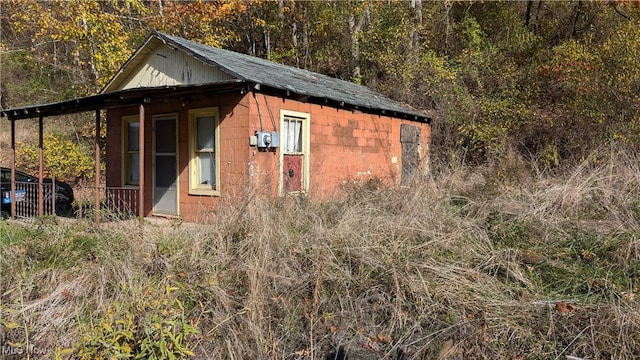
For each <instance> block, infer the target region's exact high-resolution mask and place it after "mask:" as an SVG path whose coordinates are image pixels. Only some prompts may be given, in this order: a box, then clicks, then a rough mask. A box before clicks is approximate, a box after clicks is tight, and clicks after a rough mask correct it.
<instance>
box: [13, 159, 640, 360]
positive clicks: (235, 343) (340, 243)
mask: <svg viewBox="0 0 640 360" xmlns="http://www.w3.org/2000/svg"><path fill="white" fill-rule="evenodd" d="M637 164H638V162H636V161H618V162H615V163H613V165H612V164H608V165H607V167H585V166H580V167H577V168H576V169H574V170H573V171H569V172H567V173H566V174H564V175H561V176H559V175H557V174H556V175H554V176H549V177H547V176H544V175H539V176H537V177H532V178H531V179H529V180H528V181H526V182H522V183H520V184H518V186H513V185H512V184H504V183H499V182H496V181H494V179H491V178H489V176H490V174H491V173H492V172H491V171H483V170H482V169H476V172H475V173H473V176H470V175H469V174H470V173H469V171H468V170H467V169H464V171H462V170H455V171H451V172H449V173H443V174H439V176H438V180H437V181H436V180H433V179H425V180H424V181H422V182H420V183H417V184H415V185H414V186H412V187H411V188H395V189H385V188H383V187H381V186H377V185H375V183H373V182H372V183H368V184H364V185H363V186H360V187H358V186H355V187H353V186H352V188H351V189H349V191H347V196H346V197H345V198H342V199H335V200H331V201H326V202H312V201H307V200H305V199H278V200H266V199H260V198H256V197H254V198H251V200H245V201H242V199H241V200H240V201H238V202H225V203H224V204H222V206H221V208H220V209H219V210H218V211H217V212H216V214H212V215H211V218H210V219H208V220H210V224H209V225H196V224H186V223H182V224H180V225H176V224H174V223H167V225H153V224H147V225H145V232H144V236H142V234H141V233H140V231H139V230H138V228H137V222H136V221H131V222H108V223H105V224H103V225H102V226H101V227H100V228H98V229H96V228H94V227H93V225H92V224H91V223H90V222H85V221H83V220H77V221H68V219H65V220H64V221H60V222H58V221H57V220H55V219H50V218H47V219H41V220H39V221H36V222H34V223H31V224H24V223H13V222H8V221H2V222H0V252H1V253H0V259H1V268H0V271H1V272H0V274H1V275H2V276H1V277H0V285H1V288H0V294H1V298H0V300H1V306H2V308H1V309H0V315H1V316H0V330H2V331H0V336H2V338H1V339H0V340H2V342H3V343H5V344H6V343H9V342H10V343H11V344H13V345H15V346H27V344H31V345H34V344H35V345H36V346H38V347H40V348H45V349H47V350H48V356H49V358H56V357H58V358H112V357H116V356H128V355H131V356H135V355H140V356H143V357H145V358H153V357H154V356H156V357H157V358H169V353H171V354H173V355H175V356H176V358H188V357H190V354H194V355H196V356H198V357H199V358H212V357H215V358H221V359H239V358H240V359H242V358H250V359H282V358H288V359H303V358H315V359H324V358H326V357H327V355H329V354H331V353H336V352H338V351H339V349H342V350H343V351H344V352H346V353H347V354H349V356H350V357H353V358H355V357H357V356H361V357H363V358H388V359H397V358H398V356H399V355H398V354H402V356H404V359H431V358H442V359H449V358H451V359H453V358H458V357H460V356H464V358H491V359H513V358H516V357H517V356H523V357H524V358H526V359H555V358H564V357H566V355H572V356H577V357H584V358H607V359H609V358H611V359H629V358H636V357H638V356H640V323H639V320H638V319H640V312H639V311H638V303H637V298H636V297H637V296H638V287H639V285H640V283H639V282H640V265H638V264H640V241H639V238H640V232H638V229H639V226H638V225H639V224H640V221H639V218H638V216H637V202H634V201H636V200H634V199H637V197H638V194H637V192H638V189H639V188H640V186H639V185H640V182H639V179H640V171H639V169H638V168H637ZM594 199H597V201H599V203H598V204H593V201H594ZM634 204H635V205H634ZM594 209H598V211H594ZM172 225H173V226H172ZM564 303H567V304H569V307H568V309H569V310H563V309H562V308H561V307H560V308H557V306H561V305H562V304H564ZM56 354H57V355H56Z"/></svg>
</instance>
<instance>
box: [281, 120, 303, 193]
mask: <svg viewBox="0 0 640 360" xmlns="http://www.w3.org/2000/svg"><path fill="white" fill-rule="evenodd" d="M285 117H295V118H298V119H301V120H302V136H303V138H302V184H301V187H302V191H300V193H303V194H306V193H308V191H309V174H310V162H309V157H310V156H309V153H310V151H309V150H310V145H311V129H310V128H311V121H310V119H311V115H310V114H309V113H303V112H298V111H290V110H280V148H279V151H278V152H279V160H278V161H279V166H278V172H279V174H278V194H279V195H280V196H284V195H287V193H285V190H284V150H283V149H284V144H285V141H286V140H287V139H285V138H284V136H283V135H284V133H283V131H282V130H283V129H284V119H285ZM291 194H295V193H291Z"/></svg>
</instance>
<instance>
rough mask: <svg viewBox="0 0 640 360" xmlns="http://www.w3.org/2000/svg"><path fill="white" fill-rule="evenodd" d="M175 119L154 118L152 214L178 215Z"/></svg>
mask: <svg viewBox="0 0 640 360" xmlns="http://www.w3.org/2000/svg"><path fill="white" fill-rule="evenodd" d="M176 120H177V116H176V115H163V116H158V117H155V118H154V127H153V129H154V143H155V145H154V161H153V165H154V170H153V212H154V214H162V215H178V185H177V184H178V166H177V158H178V157H177V147H176V145H177V141H176V139H177V136H176Z"/></svg>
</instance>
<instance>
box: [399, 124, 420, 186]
mask: <svg viewBox="0 0 640 360" xmlns="http://www.w3.org/2000/svg"><path fill="white" fill-rule="evenodd" d="M400 143H402V177H401V179H400V183H401V184H402V185H407V184H409V183H410V182H411V180H412V179H413V177H414V176H415V174H416V171H417V169H418V167H419V166H420V128H419V127H417V126H413V125H408V124H402V125H400Z"/></svg>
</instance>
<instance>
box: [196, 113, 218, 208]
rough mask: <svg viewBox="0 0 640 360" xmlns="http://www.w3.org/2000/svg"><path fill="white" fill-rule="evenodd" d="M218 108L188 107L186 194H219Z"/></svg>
mask: <svg viewBox="0 0 640 360" xmlns="http://www.w3.org/2000/svg"><path fill="white" fill-rule="evenodd" d="M218 124H219V116H218V108H215V107H211V108H202V109H192V110H189V147H190V149H191V151H190V152H191V154H190V161H189V193H190V194H195V195H219V194H220V193H219V190H220V189H219V187H220V186H219V178H220V172H219V169H218V163H219V142H218V133H219V130H218Z"/></svg>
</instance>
